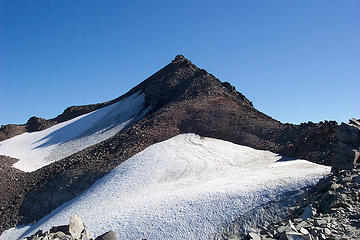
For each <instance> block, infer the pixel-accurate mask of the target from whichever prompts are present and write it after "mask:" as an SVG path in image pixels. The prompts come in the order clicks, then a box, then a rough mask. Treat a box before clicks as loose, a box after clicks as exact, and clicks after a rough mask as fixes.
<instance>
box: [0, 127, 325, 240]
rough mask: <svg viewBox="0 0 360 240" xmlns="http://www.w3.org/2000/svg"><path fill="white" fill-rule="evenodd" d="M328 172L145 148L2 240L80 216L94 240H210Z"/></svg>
mask: <svg viewBox="0 0 360 240" xmlns="http://www.w3.org/2000/svg"><path fill="white" fill-rule="evenodd" d="M329 172H330V168H329V167H326V166H322V165H317V164H314V163H310V162H308V161H305V160H289V159H286V158H283V157H282V156H279V155H277V154H274V153H272V152H269V151H260V150H255V149H252V148H249V147H245V146H241V145H236V144H233V143H230V142H226V141H222V140H217V139H212V138H202V137H199V136H197V135H195V134H183V135H179V136H176V137H174V138H171V139H169V140H167V141H164V142H161V143H158V144H154V145H152V146H150V147H148V148H146V149H145V150H144V151H142V152H140V153H138V154H136V155H134V156H133V157H131V158H130V159H128V160H127V161H125V162H123V163H122V164H120V165H119V166H118V167H117V168H115V169H114V170H113V171H111V172H110V173H109V174H107V175H106V176H105V177H103V178H102V179H99V180H98V181H97V182H96V183H95V184H94V185H93V186H91V187H90V188H89V189H88V190H87V191H85V192H84V193H83V194H81V195H80V196H78V197H77V198H75V199H73V200H71V201H69V202H67V203H65V204H63V205H62V206H60V207H59V208H57V209H56V210H54V211H53V212H52V213H50V214H49V215H48V216H46V217H44V218H42V219H41V220H40V221H39V222H37V223H36V224H35V225H33V226H26V227H22V228H13V229H10V230H7V231H5V232H4V233H3V234H2V236H1V237H0V239H1V240H4V239H17V238H18V237H24V236H28V235H31V234H34V233H35V232H36V231H37V230H39V229H43V230H48V229H50V228H51V227H52V226H55V225H64V224H68V223H69V219H70V217H71V216H72V215H73V214H74V213H78V214H79V216H80V217H81V218H82V220H83V221H84V222H85V224H86V225H87V226H88V228H89V229H90V231H91V232H92V233H93V234H94V235H95V236H98V235H100V234H102V233H104V232H106V231H108V230H114V231H115V232H116V234H117V237H118V238H119V239H142V238H147V239H152V240H153V239H209V237H211V235H212V234H213V233H214V232H216V231H218V230H219V228H220V227H221V226H224V225H225V224H228V223H229V222H230V221H232V220H233V219H234V218H236V217H237V216H239V215H241V214H244V213H246V212H248V211H249V210H251V209H252V208H254V207H257V206H259V205H262V204H265V203H267V202H269V201H271V200H273V199H275V198H276V197H278V196H279V195H281V194H283V193H285V192H287V191H292V190H296V189H300V188H302V187H304V186H308V185H313V184H315V183H316V182H317V181H318V180H319V179H320V178H321V177H323V176H324V175H326V174H328V173H329Z"/></svg>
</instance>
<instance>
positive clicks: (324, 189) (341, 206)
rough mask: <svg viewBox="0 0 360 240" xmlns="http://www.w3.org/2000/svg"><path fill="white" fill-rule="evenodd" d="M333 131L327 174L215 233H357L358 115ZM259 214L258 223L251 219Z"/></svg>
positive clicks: (307, 235)
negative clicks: (335, 136) (333, 147)
mask: <svg viewBox="0 0 360 240" xmlns="http://www.w3.org/2000/svg"><path fill="white" fill-rule="evenodd" d="M336 132H337V133H338V141H337V144H336V152H335V155H334V157H333V161H332V163H333V165H332V174H331V175H330V176H327V177H325V178H323V179H322V180H320V181H319V183H318V184H317V185H316V186H313V187H310V188H308V189H306V190H305V191H304V192H301V193H297V194H292V195H291V196H290V198H288V196H285V197H284V199H281V200H279V201H277V202H272V203H270V204H266V205H265V206H261V207H259V208H257V209H254V210H252V211H251V212H250V213H249V214H248V215H247V216H244V217H240V218H238V219H236V220H235V221H233V222H232V223H231V224H230V225H229V226H226V227H225V228H224V230H223V232H221V233H219V234H216V235H215V237H214V239H231V240H236V239H239V240H240V239H259V240H261V239H284V240H287V239H289V240H290V239H310V240H311V239H320V240H325V239H360V202H359V200H360V165H359V154H358V153H359V151H360V121H359V120H356V119H350V123H349V124H347V123H342V124H341V125H340V126H338V127H337V129H336ZM285 198H288V199H287V200H286V201H285ZM289 199H290V201H289ZM259 213H260V214H259ZM257 215H258V216H259V217H260V218H261V219H262V221H258V222H260V223H262V225H259V224H258V225H255V224H253V223H254V220H253V218H255V217H257ZM269 215H271V216H269ZM268 220H270V222H269V221H268ZM276 220H277V221H276ZM271 221H273V222H271Z"/></svg>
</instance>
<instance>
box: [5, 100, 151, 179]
mask: <svg viewBox="0 0 360 240" xmlns="http://www.w3.org/2000/svg"><path fill="white" fill-rule="evenodd" d="M144 101H145V95H144V94H140V93H135V94H133V95H131V96H129V97H127V98H125V99H123V100H121V101H119V102H116V103H114V104H112V105H109V106H107V107H104V108H101V109H98V110H96V111H93V112H91V113H88V114H84V115H81V116H79V117H76V118H74V119H71V120H69V121H66V122H63V123H59V124H57V125H54V126H52V127H50V128H48V129H45V130H43V131H39V132H32V133H23V134H21V135H18V136H15V137H13V138H10V139H7V140H5V141H2V142H0V155H7V156H11V157H14V158H19V159H20V161H18V162H16V163H15V164H14V167H16V168H18V169H20V170H23V171H26V172H31V171H35V170H37V169H39V168H41V167H43V166H46V165H48V164H50V163H52V162H55V161H58V160H60V159H62V158H64V157H67V156H70V155H71V154H73V153H75V152H78V151H80V150H82V149H84V148H87V147H89V146H91V145H94V144H96V143H99V142H101V141H104V140H106V139H107V138H110V137H112V136H114V135H115V134H116V133H118V132H119V131H120V130H121V129H123V128H124V127H126V126H128V125H129V124H131V123H132V122H134V121H136V120H138V119H140V118H141V117H142V116H144V115H145V114H146V113H147V112H148V111H149V110H150V107H148V108H147V109H144Z"/></svg>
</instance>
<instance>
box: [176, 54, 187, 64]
mask: <svg viewBox="0 0 360 240" xmlns="http://www.w3.org/2000/svg"><path fill="white" fill-rule="evenodd" d="M172 62H173V63H182V62H189V63H191V61H190V60H189V59H187V58H186V57H184V55H181V54H179V55H176V57H175V58H174V60H173V61H172Z"/></svg>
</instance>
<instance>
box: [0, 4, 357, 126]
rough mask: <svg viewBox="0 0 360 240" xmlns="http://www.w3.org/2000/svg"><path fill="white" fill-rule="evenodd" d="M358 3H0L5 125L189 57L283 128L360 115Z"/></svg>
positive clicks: (86, 100) (116, 89) (0, 97)
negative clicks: (180, 55)
mask: <svg viewBox="0 0 360 240" xmlns="http://www.w3.org/2000/svg"><path fill="white" fill-rule="evenodd" d="M359 13H360V1H358V0H353V1H351V0H338V1H331V0H323V1H320V0H317V1H313V0H301V1H300V0H298V1H290V0H289V1H278V0H277V1H270V0H267V1H265V0H264V1H254V0H247V1H245V0H237V1H145V0H144V1H133V0H131V1H108V0H104V1H100V0H98V1H92V0H76V1H74V0H57V1H55V0H37V1H35V0H26V1H22V0H8V1H5V0H0V124H8V123H25V122H26V121H27V119H28V118H29V117H31V116H34V115H36V116H39V117H43V118H52V117H55V116H57V115H58V114H60V113H62V111H63V110H64V109H65V108H66V107H67V106H71V105H83V104H90V103H98V102H102V101H106V100H110V99H113V98H116V97H118V96H120V95H122V94H123V93H125V92H126V91H127V90H129V89H130V88H131V87H133V86H135V85H137V84H138V83H140V82H141V81H143V80H144V79H145V78H147V77H148V76H150V75H151V74H153V73H154V72H156V71H157V70H159V69H160V68H162V67H163V66H165V65H166V64H168V63H169V62H170V61H171V60H172V59H173V58H174V57H175V55H177V54H183V55H184V56H185V57H187V58H189V59H190V60H191V61H192V62H193V63H194V64H196V65H197V66H198V67H200V68H205V69H207V70H208V71H209V72H210V73H212V74H214V75H215V76H216V77H218V78H219V79H220V80H222V81H228V82H230V83H232V84H233V85H234V86H235V87H236V89H237V90H238V91H239V92H242V93H243V94H245V96H247V97H248V98H249V99H250V100H251V101H252V102H253V103H254V105H255V107H256V108H257V109H258V110H260V111H262V112H264V113H266V114H268V115H270V116H272V117H273V118H275V119H278V120H280V121H282V122H291V123H300V122H307V121H314V122H318V121H321V120H337V121H338V122H341V121H347V119H348V118H350V117H357V118H359V117H360V103H359V99H360V98H359V96H360V94H359V92H360V14H359Z"/></svg>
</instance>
